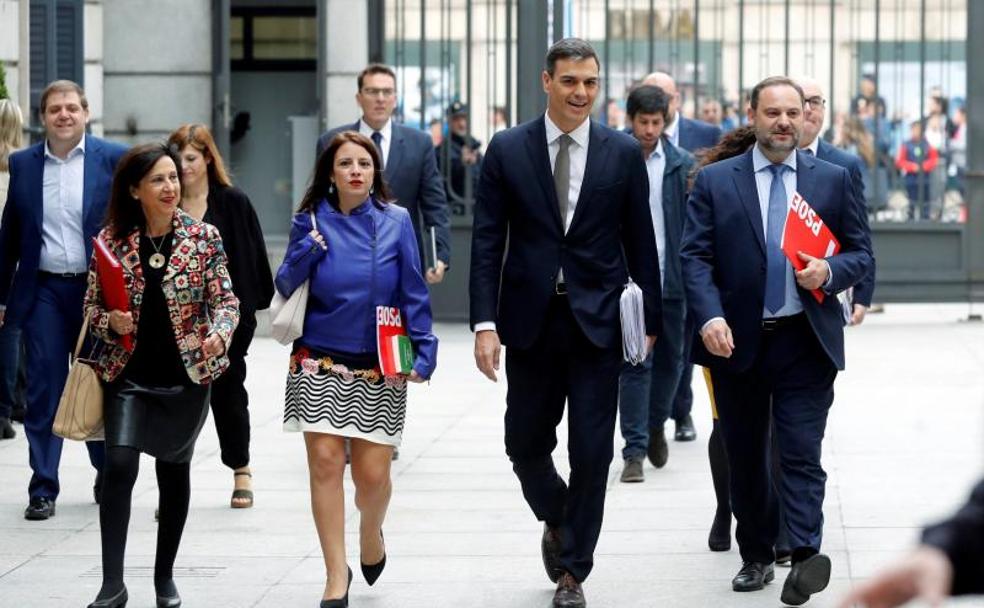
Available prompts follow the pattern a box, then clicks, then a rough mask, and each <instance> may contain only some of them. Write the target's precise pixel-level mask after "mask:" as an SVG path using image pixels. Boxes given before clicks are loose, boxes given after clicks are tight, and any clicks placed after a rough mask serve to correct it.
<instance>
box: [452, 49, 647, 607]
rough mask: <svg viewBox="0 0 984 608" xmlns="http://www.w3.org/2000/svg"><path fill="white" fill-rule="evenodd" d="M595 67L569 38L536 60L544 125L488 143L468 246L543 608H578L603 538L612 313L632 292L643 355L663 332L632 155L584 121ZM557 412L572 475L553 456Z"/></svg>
mask: <svg viewBox="0 0 984 608" xmlns="http://www.w3.org/2000/svg"><path fill="white" fill-rule="evenodd" d="M599 66H600V64H599V61H598V56H597V54H596V53H595V51H594V49H593V48H592V47H591V45H589V44H588V43H587V42H585V41H583V40H580V39H577V38H566V39H564V40H560V41H558V42H556V43H554V45H553V46H552V47H550V50H549V51H548V52H547V57H546V66H545V69H544V71H543V75H542V79H543V89H544V91H545V92H546V93H547V111H546V113H545V115H543V116H540V117H538V118H536V119H534V120H531V121H529V122H527V123H524V124H521V125H518V126H516V127H514V128H512V129H507V130H505V131H502V132H500V133H498V134H496V135H495V137H494V138H493V139H492V142H491V143H490V144H489V148H488V151H487V152H486V155H485V161H484V162H483V164H482V173H481V177H480V179H479V186H478V192H477V198H476V201H475V220H474V230H473V232H472V258H471V276H470V295H471V323H472V327H473V328H474V330H475V362H476V364H477V366H478V368H479V370H481V371H482V373H483V374H485V375H486V376H487V377H488V378H489V379H490V380H493V381H495V380H496V372H497V371H498V369H499V353H500V336H501V344H505V345H506V377H507V378H508V381H509V391H508V393H507V395H506V415H505V444H506V454H507V455H508V456H509V459H510V460H511V461H512V463H513V471H514V472H515V473H516V476H517V477H518V478H519V482H520V485H521V486H522V489H523V496H524V497H525V498H526V502H527V503H528V504H529V505H530V508H531V509H532V511H533V513H534V515H535V516H536V518H537V519H538V520H539V521H542V522H544V533H543V536H542V538H541V543H540V548H541V553H542V557H543V563H544V567H545V568H546V570H547V576H548V577H549V578H550V580H551V581H553V582H556V583H557V588H556V591H555V593H554V601H553V605H554V606H558V607H572V608H576V607H580V606H584V605H585V599H584V592H583V590H582V588H581V583H582V582H583V581H584V580H585V579H586V578H587V576H588V574H589V573H590V572H591V568H592V566H593V564H594V549H595V546H596V545H597V542H598V536H599V534H600V532H601V524H602V516H603V513H604V506H605V489H606V486H607V481H608V468H609V464H610V463H611V460H612V452H613V450H612V438H613V435H614V433H615V416H616V411H617V409H618V406H617V399H618V374H619V370H620V369H621V365H622V336H621V331H620V324H619V298H620V296H621V293H622V289H623V286H624V285H625V283H626V281H627V280H628V277H629V275H631V276H632V278H633V279H634V280H635V282H636V283H637V284H638V285H639V287H640V288H641V289H642V292H643V294H644V296H643V304H644V310H645V329H644V330H643V331H645V333H646V334H647V335H648V336H649V340H648V346H649V347H650V348H652V344H653V342H654V341H655V339H656V334H657V333H659V331H660V287H659V265H658V254H657V250H656V239H655V236H654V235H653V224H652V217H651V215H650V213H649V180H648V177H647V175H646V166H645V163H644V162H643V159H642V153H641V151H640V149H639V143H638V142H637V141H636V140H635V139H633V138H632V137H631V136H629V135H626V134H625V133H620V132H618V131H615V130H613V129H609V128H607V127H604V126H602V125H600V124H598V123H596V122H594V121H593V120H591V118H590V113H591V108H592V106H593V104H594V101H595V99H596V97H597V95H598V88H599V76H598V73H599ZM565 403H566V406H567V419H568V441H567V448H568V454H569V461H570V466H571V476H570V479H569V480H568V481H567V482H565V481H564V480H563V479H561V477H560V475H558V474H557V469H556V468H555V467H554V462H553V459H552V456H551V455H552V453H553V450H554V448H555V447H556V446H557V432H556V427H557V425H558V424H559V423H560V421H561V419H562V418H563V416H564V409H565Z"/></svg>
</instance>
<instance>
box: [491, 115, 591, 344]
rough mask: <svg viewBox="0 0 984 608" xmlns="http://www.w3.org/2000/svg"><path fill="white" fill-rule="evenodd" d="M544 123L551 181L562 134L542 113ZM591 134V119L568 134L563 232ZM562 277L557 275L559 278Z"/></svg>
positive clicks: (574, 202)
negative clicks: (568, 172) (568, 173)
mask: <svg viewBox="0 0 984 608" xmlns="http://www.w3.org/2000/svg"><path fill="white" fill-rule="evenodd" d="M543 120H544V123H546V127H547V141H546V142H544V143H546V145H547V153H548V154H549V156H550V173H551V179H553V177H552V175H553V168H554V165H555V164H556V163H557V153H558V152H560V142H559V141H558V140H559V139H560V136H561V135H563V134H564V132H563V131H561V130H560V127H558V126H557V125H556V124H555V123H554V121H552V120H550V114H549V113H544V115H543ZM590 134H591V119H590V118H586V119H584V122H582V123H581V124H580V125H578V127H577V128H576V129H574V130H573V131H571V132H570V133H568V135H570V136H571V139H573V140H574V142H573V143H571V144H570V145H569V146H568V147H567V153H568V155H569V157H570V161H571V162H570V167H571V179H570V186H569V187H568V190H567V217H565V218H562V219H563V220H564V232H565V233H566V232H567V229H568V228H570V227H571V220H572V219H574V210H575V208H576V207H577V197H578V196H579V195H580V194H581V184H582V183H583V182H584V169H585V167H587V164H588V140H589V139H590ZM561 272H563V271H561ZM561 276H562V275H558V278H560V277H561ZM486 330H491V331H495V322H494V321H481V322H479V323H476V324H475V332H476V333H477V332H480V331H486Z"/></svg>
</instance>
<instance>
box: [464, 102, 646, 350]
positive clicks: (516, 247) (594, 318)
mask: <svg viewBox="0 0 984 608" xmlns="http://www.w3.org/2000/svg"><path fill="white" fill-rule="evenodd" d="M507 241H508V248H507ZM623 252H624V254H623ZM503 257H505V262H504V263H503ZM626 266H628V267H627V268H626ZM561 268H563V270H564V281H565V282H566V284H567V290H568V296H567V297H568V299H569V301H570V305H571V310H572V311H573V313H574V317H575V318H576V319H577V322H578V324H579V325H580V327H581V329H582V330H583V331H584V333H585V335H586V336H587V338H588V339H589V340H591V342H592V343H594V344H595V345H597V346H598V347H601V348H613V347H618V345H619V344H620V343H621V331H620V324H619V297H620V296H621V293H622V288H623V286H624V285H625V282H626V280H627V278H628V276H629V274H630V273H631V275H632V277H633V279H634V280H635V282H636V283H637V284H638V285H639V287H640V288H641V289H642V291H643V294H644V296H645V297H644V300H645V316H646V332H647V333H648V334H656V335H659V334H661V333H662V329H661V326H660V323H661V304H660V296H661V294H660V286H659V264H658V257H657V252H656V237H655V236H654V235H653V224H652V217H651V216H650V213H649V178H648V176H647V174H646V165H645V162H644V161H643V159H642V152H641V150H640V148H639V143H638V142H637V141H636V140H635V139H634V138H632V137H630V136H628V135H625V134H624V133H619V132H617V131H615V130H613V129H609V128H607V127H604V126H602V125H600V124H598V123H596V122H594V121H591V128H590V135H589V143H588V158H587V164H586V166H585V171H584V181H583V183H582V184H581V192H580V196H579V198H578V201H577V206H576V208H575V212H574V217H573V219H572V221H571V226H570V228H569V229H568V230H567V233H566V234H565V233H564V229H563V224H562V223H561V218H560V211H559V210H558V208H557V195H556V192H555V190H554V182H553V172H552V170H551V168H550V157H549V154H548V151H547V135H546V123H545V122H544V118H543V116H541V117H540V118H537V119H535V120H532V121H530V122H527V123H524V124H521V125H519V126H516V127H514V128H512V129H507V130H505V131H502V132H500V133H498V134H496V136H495V137H494V138H493V139H492V142H491V143H490V144H489V148H488V151H487V152H486V154H485V162H484V163H483V165H482V174H481V177H480V178H479V185H478V192H477V196H476V200H475V219H474V228H473V231H472V258H471V277H470V294H471V322H472V326H473V327H474V324H475V323H480V322H484V321H494V322H495V323H496V326H497V327H496V328H497V330H498V332H499V336H500V339H501V340H502V343H503V344H505V345H506V346H514V347H517V348H528V347H529V346H531V345H532V344H533V342H534V340H536V338H537V336H538V335H539V333H540V328H541V327H542V325H543V317H544V315H545V314H546V311H547V306H548V304H549V302H550V298H551V297H552V296H553V294H554V291H555V287H554V286H555V283H556V279H557V273H558V271H559V270H560V269H561Z"/></svg>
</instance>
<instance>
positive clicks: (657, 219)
mask: <svg viewBox="0 0 984 608" xmlns="http://www.w3.org/2000/svg"><path fill="white" fill-rule="evenodd" d="M665 171H666V156H665V155H664V153H663V138H662V137H661V138H659V139H658V140H656V147H655V148H654V149H653V151H652V153H650V154H649V156H648V157H647V158H646V172H647V173H649V213H650V215H652V216H653V232H655V233H656V251H657V252H658V253H659V283H660V287H662V286H663V277H665V276H666V215H665V214H664V213H663V173H664V172H665Z"/></svg>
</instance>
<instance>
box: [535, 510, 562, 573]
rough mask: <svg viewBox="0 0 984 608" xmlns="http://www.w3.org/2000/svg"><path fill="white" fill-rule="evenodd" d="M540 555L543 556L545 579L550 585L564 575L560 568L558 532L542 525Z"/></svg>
mask: <svg viewBox="0 0 984 608" xmlns="http://www.w3.org/2000/svg"><path fill="white" fill-rule="evenodd" d="M540 553H541V554H542V555H543V568H544V570H546V571H547V577H549V578H550V582H551V583H556V582H557V581H559V580H560V575H562V574H563V573H564V570H563V569H562V568H561V567H560V530H558V529H557V528H551V527H550V526H548V525H547V524H543V538H542V539H540Z"/></svg>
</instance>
